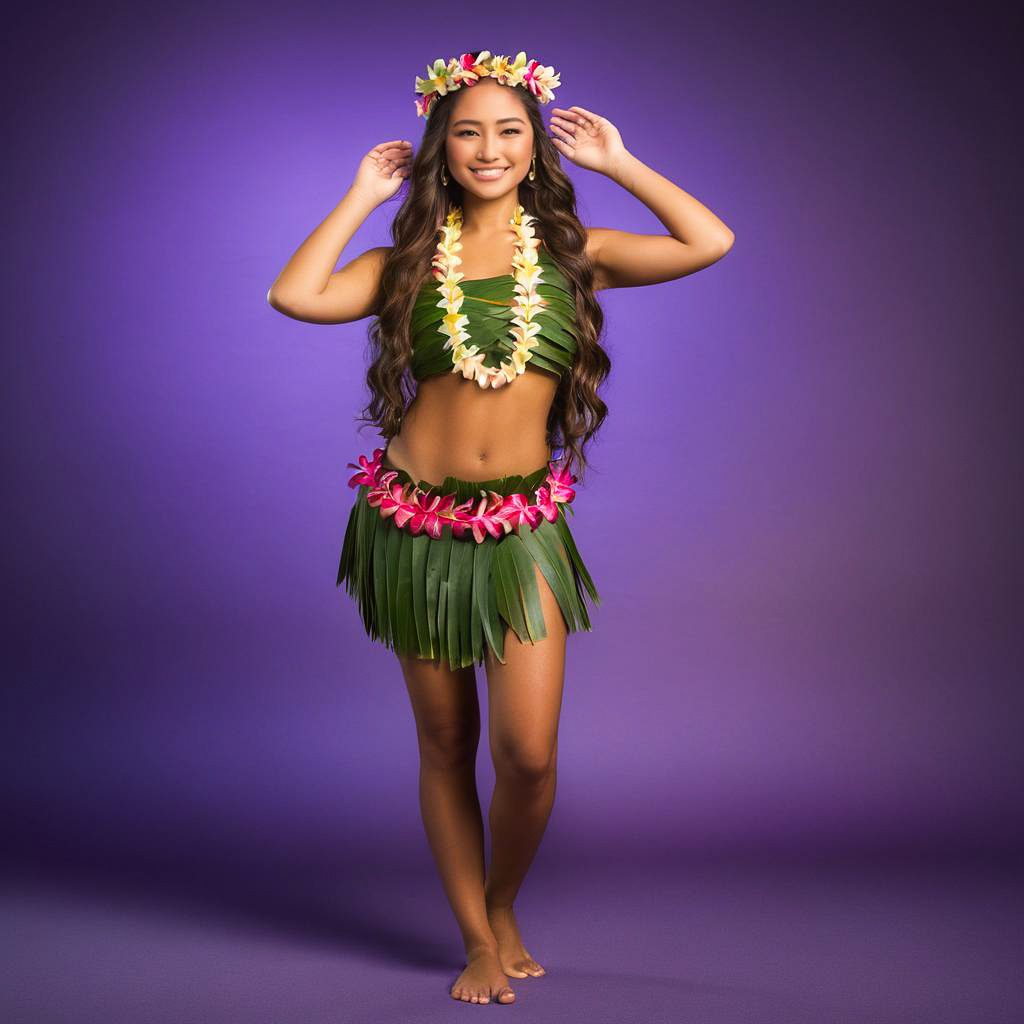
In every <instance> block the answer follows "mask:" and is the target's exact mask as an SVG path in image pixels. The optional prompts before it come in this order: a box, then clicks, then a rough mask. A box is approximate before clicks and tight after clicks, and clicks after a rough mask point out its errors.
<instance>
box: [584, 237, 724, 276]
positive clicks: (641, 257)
mask: <svg viewBox="0 0 1024 1024" xmlns="http://www.w3.org/2000/svg"><path fill="white" fill-rule="evenodd" d="M730 246H731V242H730V244H729V245H722V246H718V247H709V246H696V245H687V244H686V243H684V242H680V241H679V239H678V238H673V237H672V235H637V234H633V233H632V232H630V231H616V230H615V229H614V228H587V254H588V255H589V256H590V259H591V262H592V263H593V264H594V287H595V289H597V288H635V287H637V286H638V285H643V284H660V283H661V282H663V281H674V280H675V279H676V278H677V277H685V276H686V275H687V274H692V273H694V272H695V271H697V270H703V269H704V268H705V267H707V266H710V265H711V264H712V263H714V262H715V261H716V260H720V259H721V258H722V257H723V256H724V255H725V254H726V253H727V252H728V251H729V248H730Z"/></svg>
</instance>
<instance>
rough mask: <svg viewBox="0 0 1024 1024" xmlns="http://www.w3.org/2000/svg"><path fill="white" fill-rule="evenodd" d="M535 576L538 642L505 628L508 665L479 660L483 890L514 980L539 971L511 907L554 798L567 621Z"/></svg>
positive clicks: (505, 963) (541, 579)
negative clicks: (489, 793) (484, 757)
mask: <svg viewBox="0 0 1024 1024" xmlns="http://www.w3.org/2000/svg"><path fill="white" fill-rule="evenodd" d="M536 576H537V585H538V587H539V588H540V597H541V606H542V607H543V609H544V621H545V624H546V626H547V633H548V635H547V636H546V637H545V638H544V639H543V640H541V641H540V642H539V643H537V644H529V643H527V644H524V643H522V642H521V641H520V640H519V638H518V637H517V636H516V634H515V632H513V631H512V630H509V631H508V633H507V636H506V640H505V659H506V662H507V663H506V664H505V665H502V664H501V663H500V662H498V661H497V660H496V659H494V658H493V657H491V656H490V654H489V653H488V658H487V661H486V662H485V667H486V669H487V684H488V693H489V701H488V706H489V709H490V711H489V718H490V721H489V723H488V724H489V733H490V745H491V757H492V759H493V761H494V773H495V786H494V796H493V797H492V799H491V809H490V815H489V818H490V828H491V866H490V871H489V872H488V875H487V878H486V882H485V885H484V893H485V897H486V901H487V915H488V919H489V921H490V923H491V928H492V930H493V931H494V935H495V937H496V938H497V940H498V956H499V958H500V960H501V965H502V968H503V970H504V971H505V973H506V974H507V975H509V976H510V977H513V978H525V977H527V976H530V977H540V976H541V975H542V974H544V973H545V972H544V968H543V967H541V965H540V964H539V963H537V961H536V960H534V959H533V957H532V956H530V954H529V953H528V952H527V951H526V949H525V947H524V946H523V941H522V937H521V936H520V934H519V928H518V925H517V923H516V918H515V914H514V913H513V910H512V905H513V903H514V901H515V898H516V894H517V893H518V892H519V887H520V885H521V884H522V882H523V879H524V878H525V877H526V872H527V869H528V868H529V867H530V864H531V862H532V861H533V857H534V854H535V853H536V852H537V848H538V846H539V845H540V841H541V838H542V837H543V835H544V830H545V828H546V826H547V823H548V818H549V817H550V815H551V808H552V806H553V805H554V801H555V776H556V766H557V759H558V718H559V714H560V713H561V707H562V686H563V681H564V674H565V640H566V627H565V620H564V619H563V618H562V613H561V610H560V608H559V607H558V601H557V600H556V598H555V595H554V594H553V593H552V591H551V588H550V587H549V586H548V584H547V581H546V580H545V579H544V577H543V575H542V574H541V572H540V570H539V569H537V570H536Z"/></svg>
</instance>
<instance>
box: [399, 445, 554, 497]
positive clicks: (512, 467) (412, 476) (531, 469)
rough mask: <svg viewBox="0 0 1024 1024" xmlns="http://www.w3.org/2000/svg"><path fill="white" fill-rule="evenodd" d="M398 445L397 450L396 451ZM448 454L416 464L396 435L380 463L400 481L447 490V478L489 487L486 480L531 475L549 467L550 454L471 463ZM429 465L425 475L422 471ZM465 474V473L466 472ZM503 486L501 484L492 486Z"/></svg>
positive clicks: (494, 482)
mask: <svg viewBox="0 0 1024 1024" xmlns="http://www.w3.org/2000/svg"><path fill="white" fill-rule="evenodd" d="M396 449H397V453H396ZM445 451H446V453H445V455H444V456H443V457H442V458H441V459H440V460H434V459H430V460H426V461H425V462H424V463H422V464H417V462H416V461H415V460H412V459H408V460H407V458H406V452H405V449H404V447H403V444H402V441H401V438H399V437H393V438H392V439H391V440H390V441H389V442H387V444H386V446H385V448H384V454H383V455H382V456H381V460H380V461H381V465H382V466H384V467H385V468H387V469H389V470H396V471H397V472H398V473H399V478H400V482H402V483H407V482H410V481H411V482H412V483H415V484H418V485H419V486H420V487H421V488H423V489H424V490H426V489H428V488H432V489H434V490H436V491H441V490H445V489H446V488H444V487H443V486H442V485H443V484H444V483H445V481H449V480H456V481H458V483H459V484H464V485H474V486H482V487H486V485H487V484H492V485H497V484H499V483H500V482H502V481H504V480H506V479H507V478H508V477H511V476H522V477H531V476H536V475H537V474H542V473H543V472H544V471H546V470H547V468H548V465H549V461H550V454H549V455H547V456H544V457H543V458H542V459H541V460H540V461H538V460H537V459H534V460H532V463H531V464H529V465H528V464H526V462H527V461H529V460H526V461H523V460H518V461H517V460H511V461H506V460H504V459H502V460H494V461H492V462H490V463H487V462H485V461H480V460H476V461H473V462H472V464H470V461H468V460H462V459H458V458H456V459H454V460H453V459H452V457H451V453H450V450H447V449H446V450H445ZM421 469H426V475H422V474H421V473H420V472H419V471H420V470H421ZM463 474H465V475H463ZM490 489H492V490H500V488H499V487H498V486H493V487H492V488H490Z"/></svg>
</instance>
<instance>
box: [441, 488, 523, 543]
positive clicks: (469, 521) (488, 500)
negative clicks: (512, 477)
mask: <svg viewBox="0 0 1024 1024" xmlns="http://www.w3.org/2000/svg"><path fill="white" fill-rule="evenodd" d="M504 501H505V499H504V498H503V497H502V496H501V495H500V494H498V493H497V492H496V491H490V492H489V496H488V495H484V496H483V497H481V498H480V499H479V502H478V503H477V508H476V511H475V512H474V511H473V504H474V502H477V499H476V498H470V499H468V500H467V501H464V502H463V503H462V504H461V505H459V506H458V507H457V508H456V509H455V510H454V511H455V514H456V517H457V518H456V519H455V521H454V522H453V523H452V532H453V533H454V534H455V536H456V537H461V536H462V535H463V534H464V533H465V532H466V530H467V528H468V529H470V530H472V532H473V539H474V540H475V541H476V542H477V544H479V543H480V542H481V541H483V540H484V538H485V537H486V535H487V534H490V535H491V536H492V537H501V536H502V535H503V534H506V533H510V532H511V530H512V526H511V524H509V523H507V522H506V521H505V520H504V519H502V518H501V517H500V516H499V515H498V514H497V513H498V512H499V511H500V509H501V506H502V505H503V504H504Z"/></svg>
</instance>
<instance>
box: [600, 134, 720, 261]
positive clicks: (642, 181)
mask: <svg viewBox="0 0 1024 1024" xmlns="http://www.w3.org/2000/svg"><path fill="white" fill-rule="evenodd" d="M608 177H609V178H611V179H612V181H614V182H617V183H618V184H619V185H621V186H622V187H623V188H624V189H626V191H628V192H631V193H632V194H633V195H634V196H636V197H637V199H639V200H640V202H642V203H643V204H644V205H645V206H647V207H649V208H650V210H651V212H652V213H653V214H654V215H655V216H656V217H657V218H658V220H660V221H661V222H662V224H664V225H665V227H666V228H668V230H669V232H670V233H671V234H672V236H673V237H674V238H677V239H679V241H680V242H683V243H684V244H685V245H693V246H701V247H702V246H708V247H711V248H714V247H716V246H719V245H723V244H724V245H725V246H726V247H728V246H730V245H731V244H732V241H733V233H732V231H730V230H729V228H728V226H727V225H726V224H724V223H723V222H722V221H721V220H719V219H718V217H716V216H715V215H714V214H713V213H712V212H711V211H710V210H709V209H708V208H707V207H706V206H705V205H704V204H703V203H701V202H700V201H698V200H697V199H694V198H693V196H691V195H690V194H689V193H687V192H684V191H683V190H682V189H681V188H680V187H679V186H678V185H676V184H675V183H674V182H671V181H669V180H668V178H666V177H664V175H661V174H659V173H658V172H657V171H655V170H654V169H653V168H651V167H648V166H647V165H646V164H645V163H644V162H643V161H641V160H638V159H637V158H636V157H635V156H633V154H632V153H629V152H627V153H626V154H625V155H624V156H623V158H622V160H621V161H620V162H619V163H618V164H617V165H616V166H615V167H614V168H613V169H612V170H611V171H610V172H609V173H608Z"/></svg>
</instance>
